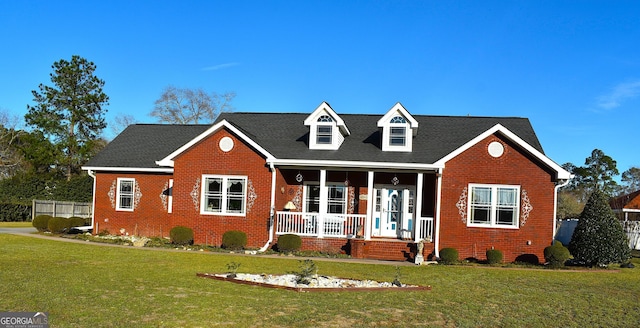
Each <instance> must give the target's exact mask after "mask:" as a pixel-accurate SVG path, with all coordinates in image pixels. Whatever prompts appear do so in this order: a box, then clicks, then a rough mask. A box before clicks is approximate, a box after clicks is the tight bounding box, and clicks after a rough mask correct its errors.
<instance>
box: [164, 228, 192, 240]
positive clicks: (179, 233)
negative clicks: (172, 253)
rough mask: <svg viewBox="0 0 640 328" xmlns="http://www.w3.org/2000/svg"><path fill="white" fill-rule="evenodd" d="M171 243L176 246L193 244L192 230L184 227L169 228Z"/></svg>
mask: <svg viewBox="0 0 640 328" xmlns="http://www.w3.org/2000/svg"><path fill="white" fill-rule="evenodd" d="M169 236H170V237H171V243H173V244H176V245H191V244H193V229H191V228H189V227H184V226H176V227H173V228H171V231H170V232H169Z"/></svg>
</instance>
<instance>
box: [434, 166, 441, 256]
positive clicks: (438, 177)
mask: <svg viewBox="0 0 640 328" xmlns="http://www.w3.org/2000/svg"><path fill="white" fill-rule="evenodd" d="M436 184H437V186H438V190H437V191H436V217H435V220H436V222H435V227H434V228H433V234H434V235H435V238H434V239H433V240H434V248H435V249H434V252H435V256H436V257H440V203H441V202H442V169H438V172H436Z"/></svg>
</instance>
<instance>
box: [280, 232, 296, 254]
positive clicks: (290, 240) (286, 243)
mask: <svg viewBox="0 0 640 328" xmlns="http://www.w3.org/2000/svg"><path fill="white" fill-rule="evenodd" d="M277 245H278V251H279V252H284V253H291V252H295V251H297V250H300V247H302V238H300V236H298V235H293V234H286V235H281V236H280V237H278V244H277Z"/></svg>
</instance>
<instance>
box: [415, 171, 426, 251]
mask: <svg viewBox="0 0 640 328" xmlns="http://www.w3.org/2000/svg"><path fill="white" fill-rule="evenodd" d="M423 179H424V173H422V172H420V173H418V181H416V208H415V210H414V212H415V213H414V219H413V221H414V222H413V240H414V241H415V242H416V243H417V242H419V241H420V229H419V228H418V227H419V226H420V223H421V220H420V219H421V218H422V184H423Z"/></svg>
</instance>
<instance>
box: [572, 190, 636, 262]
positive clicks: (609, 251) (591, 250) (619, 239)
mask: <svg viewBox="0 0 640 328" xmlns="http://www.w3.org/2000/svg"><path fill="white" fill-rule="evenodd" d="M569 250H570V251H571V254H572V255H573V257H574V258H575V259H576V260H579V261H584V262H585V263H587V264H588V265H592V266H593V265H599V266H600V265H607V264H610V263H623V262H626V261H627V260H629V258H630V255H631V253H630V252H631V251H630V249H629V242H628V240H627V235H626V234H625V233H624V230H623V229H622V224H621V223H620V221H619V220H618V219H617V218H616V216H615V214H614V213H613V211H612V210H611V207H609V202H608V198H607V196H606V195H605V194H604V193H603V192H602V191H601V190H599V189H595V190H594V191H593V193H592V194H591V196H590V197H589V200H588V201H587V204H586V205H585V207H584V210H583V211H582V213H581V214H580V217H579V218H578V225H577V226H576V229H575V230H574V232H573V236H572V237H571V242H570V243H569Z"/></svg>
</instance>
